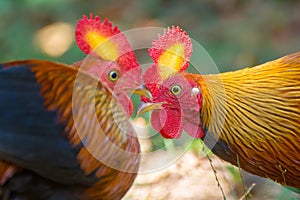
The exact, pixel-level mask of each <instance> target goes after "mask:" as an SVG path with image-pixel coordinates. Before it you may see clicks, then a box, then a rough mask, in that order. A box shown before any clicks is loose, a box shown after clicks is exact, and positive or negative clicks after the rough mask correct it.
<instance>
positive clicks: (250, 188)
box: [239, 183, 256, 200]
mask: <svg viewBox="0 0 300 200" xmlns="http://www.w3.org/2000/svg"><path fill="white" fill-rule="evenodd" d="M255 185H256V184H255V183H252V185H251V186H250V187H249V188H248V190H247V192H246V193H245V194H244V195H243V196H242V197H241V198H240V199H239V200H244V199H245V198H247V196H248V194H249V193H250V191H251V190H252V188H253V187H254V186H255Z"/></svg>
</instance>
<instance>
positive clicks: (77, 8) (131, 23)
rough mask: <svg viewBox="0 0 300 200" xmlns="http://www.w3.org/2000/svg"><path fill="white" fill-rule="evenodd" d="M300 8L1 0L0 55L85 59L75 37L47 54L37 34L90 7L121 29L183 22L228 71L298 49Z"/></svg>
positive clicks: (290, 3) (257, 3)
mask: <svg viewBox="0 0 300 200" xmlns="http://www.w3.org/2000/svg"><path fill="white" fill-rule="evenodd" d="M299 10H300V2H299V1H295V0H285V1H284V0H276V1H262V0H254V1H243V0H240V1H239V0H205V1H196V0H191V1H183V0H181V1H177V0H176V1H175V0H152V1H138V0H130V1H117V0H101V1H96V0H64V1H59V0H51V1H48V0H14V1H11V0H1V1H0V17H1V21H0V30H1V34H0V44H1V45H0V50H1V54H0V61H7V60H14V59H26V58H44V59H51V60H56V61H62V62H66V63H72V62H74V61H76V60H79V59H81V58H82V57H83V56H84V55H83V54H82V53H81V52H80V51H79V50H78V49H77V47H76V45H75V43H74V42H73V44H72V45H71V48H70V49H69V50H68V51H66V52H65V53H64V54H63V55H62V56H60V57H57V58H53V57H49V56H47V55H46V54H44V53H42V51H41V50H40V48H38V45H37V44H36V42H35V34H36V32H37V31H38V30H39V29H41V28H43V27H44V26H47V25H50V24H52V23H55V22H65V23H68V24H71V25H73V26H75V25H76V22H77V20H78V19H79V18H81V16H82V15H83V14H85V15H89V13H90V12H92V13H93V14H97V15H99V16H101V17H108V18H109V19H110V20H112V21H113V23H114V24H116V25H118V26H119V27H120V29H121V30H127V29H130V28H135V27H145V26H158V27H166V26H171V25H180V26H181V27H182V28H183V29H184V30H186V31H187V32H188V34H189V35H190V36H191V37H192V38H193V39H195V40H196V41H198V42H199V43H200V44H201V45H203V46H204V47H205V49H206V50H207V51H208V53H209V54H210V55H211V56H212V58H213V59H214V61H215V62H216V64H217V66H218V67H219V68H220V71H229V70H234V69H237V68H243V67H246V66H252V65H254V64H257V63H262V62H265V61H267V60H270V59H274V58H277V57H279V56H282V55H285V54H288V53H292V52H296V51H299V47H300V12H299Z"/></svg>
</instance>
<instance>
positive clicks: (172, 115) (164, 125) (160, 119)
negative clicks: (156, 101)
mask: <svg viewBox="0 0 300 200" xmlns="http://www.w3.org/2000/svg"><path fill="white" fill-rule="evenodd" d="M151 124H152V127H153V128H154V129H155V130H156V131H157V132H159V133H160V134H161V135H162V136H163V137H164V138H179V137H180V136H181V133H182V130H183V129H182V128H183V123H182V119H181V114H180V112H178V111H176V110H174V109H161V110H154V111H153V112H152V115H151Z"/></svg>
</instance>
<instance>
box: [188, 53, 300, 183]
mask: <svg viewBox="0 0 300 200" xmlns="http://www.w3.org/2000/svg"><path fill="white" fill-rule="evenodd" d="M186 77H187V78H188V79H192V80H194V81H195V82H198V83H199V85H200V88H201V91H202V93H203V107H202V111H201V121H202V123H203V127H204V128H205V129H206V130H207V131H208V132H209V133H211V134H212V135H213V136H214V137H216V138H218V141H219V142H218V143H217V144H216V146H215V147H214V148H213V151H214V152H215V153H216V154H217V155H218V156H220V157H221V158H223V159H224V160H227V161H229V162H231V163H233V164H235V165H238V162H239V165H240V167H241V168H243V169H245V170H246V171H248V172H250V173H253V174H256V175H259V176H262V177H267V178H270V179H272V180H274V181H277V182H279V183H281V184H283V185H289V186H294V187H298V188H300V52H298V53H295V54H292V55H288V56H285V57H282V58H280V59H277V60H274V61H271V62H267V63H265V64H262V65H259V66H256V67H252V68H246V69H242V70H238V71H235V72H227V73H221V74H220V75H203V76H201V75H195V74H186ZM220 141H222V142H220ZM221 144H223V145H224V144H225V146H226V148H227V149H224V148H223V146H222V147H220V145H221ZM218 145H219V146H218ZM222 148H223V150H222ZM222 151H223V152H222ZM225 151H226V152H225Z"/></svg>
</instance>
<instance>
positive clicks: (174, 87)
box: [170, 84, 182, 96]
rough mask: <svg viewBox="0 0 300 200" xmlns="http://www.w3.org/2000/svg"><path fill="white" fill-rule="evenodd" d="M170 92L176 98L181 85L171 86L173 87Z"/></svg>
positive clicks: (179, 92)
mask: <svg viewBox="0 0 300 200" xmlns="http://www.w3.org/2000/svg"><path fill="white" fill-rule="evenodd" d="M170 91H171V93H172V94H174V95H175V96H178V95H180V94H181V92H182V87H181V85H177V84H175V85H173V86H172V87H171V89H170Z"/></svg>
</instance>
